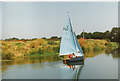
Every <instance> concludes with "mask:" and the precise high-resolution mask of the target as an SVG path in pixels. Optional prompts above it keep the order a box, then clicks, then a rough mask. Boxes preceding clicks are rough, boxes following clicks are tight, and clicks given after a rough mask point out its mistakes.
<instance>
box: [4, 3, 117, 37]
mask: <svg viewBox="0 0 120 81" xmlns="http://www.w3.org/2000/svg"><path fill="white" fill-rule="evenodd" d="M67 11H69V14H70V18H71V21H72V25H73V30H74V31H75V33H76V34H77V35H78V34H80V33H81V32H82V31H83V29H84V31H85V32H95V31H99V32H105V31H106V30H109V31H110V30H111V29H112V28H113V27H118V2H3V3H2V39H7V38H12V37H16V38H20V39H22V38H25V39H32V38H41V37H47V38H49V37H51V36H58V37H60V36H61V35H62V29H63V27H64V26H65V23H66V21H67V13H66V12H67Z"/></svg>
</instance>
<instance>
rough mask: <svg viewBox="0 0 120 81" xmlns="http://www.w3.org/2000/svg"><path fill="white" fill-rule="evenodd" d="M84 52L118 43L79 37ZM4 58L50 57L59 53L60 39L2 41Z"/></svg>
mask: <svg viewBox="0 0 120 81" xmlns="http://www.w3.org/2000/svg"><path fill="white" fill-rule="evenodd" d="M78 41H79V44H80V45H81V48H82V50H83V52H84V53H85V52H92V51H93V52H95V51H99V50H105V49H109V50H114V49H116V48H118V43H116V42H110V41H108V40H103V39H102V40H100V39H83V38H80V39H78ZM1 43H2V45H1V47H2V50H1V52H2V60H13V59H17V58H28V57H31V58H32V57H33V58H34V57H48V56H51V55H58V54H59V49H60V39H57V40H54V39H35V40H27V41H19V40H11V41H1Z"/></svg>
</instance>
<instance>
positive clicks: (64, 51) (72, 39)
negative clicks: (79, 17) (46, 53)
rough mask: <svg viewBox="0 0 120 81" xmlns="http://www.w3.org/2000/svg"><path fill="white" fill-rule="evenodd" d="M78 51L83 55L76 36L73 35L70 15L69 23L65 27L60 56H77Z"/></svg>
mask: <svg viewBox="0 0 120 81" xmlns="http://www.w3.org/2000/svg"><path fill="white" fill-rule="evenodd" d="M78 51H80V53H82V50H81V49H80V45H79V43H78V40H77V38H76V35H75V33H73V29H72V24H71V21H70V17H69V15H68V22H67V24H66V25H65V27H63V34H62V38H61V44H60V52H59V55H69V54H73V53H74V54H77V53H78Z"/></svg>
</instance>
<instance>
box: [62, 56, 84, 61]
mask: <svg viewBox="0 0 120 81" xmlns="http://www.w3.org/2000/svg"><path fill="white" fill-rule="evenodd" d="M63 61H66V62H76V61H84V56H82V57H76V58H72V59H66V60H63Z"/></svg>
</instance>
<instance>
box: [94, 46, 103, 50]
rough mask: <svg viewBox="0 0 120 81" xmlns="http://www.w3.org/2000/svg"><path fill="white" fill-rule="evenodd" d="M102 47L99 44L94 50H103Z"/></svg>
mask: <svg viewBox="0 0 120 81" xmlns="http://www.w3.org/2000/svg"><path fill="white" fill-rule="evenodd" d="M101 49H102V48H100V47H99V46H95V47H94V51H99V50H101Z"/></svg>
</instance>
